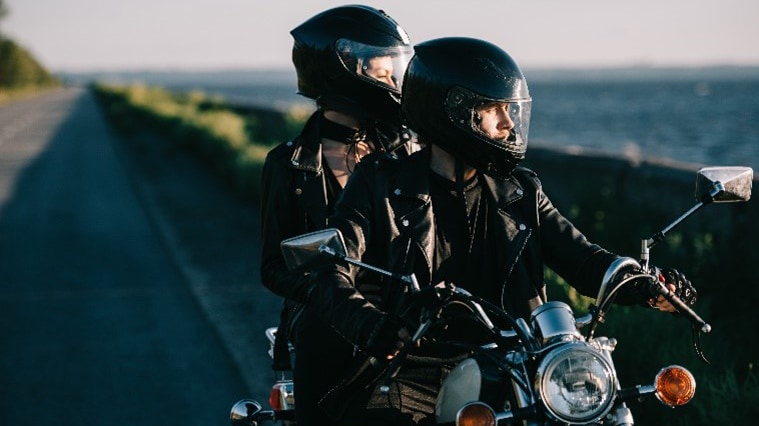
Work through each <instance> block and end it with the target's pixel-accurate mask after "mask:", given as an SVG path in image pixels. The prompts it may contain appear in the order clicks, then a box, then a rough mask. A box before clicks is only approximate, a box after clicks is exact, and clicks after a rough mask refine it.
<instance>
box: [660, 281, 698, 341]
mask: <svg viewBox="0 0 759 426" xmlns="http://www.w3.org/2000/svg"><path fill="white" fill-rule="evenodd" d="M653 290H654V292H655V293H656V294H657V295H662V296H664V298H665V299H667V300H668V301H669V303H671V304H672V306H674V307H675V308H676V309H677V311H678V312H680V314H682V315H684V316H685V317H686V318H688V319H689V320H690V321H691V322H693V323H694V324H696V325H698V326H699V327H700V329H701V331H702V332H703V333H708V332H710V331H712V326H711V325H709V324H708V323H707V322H706V321H704V320H703V319H702V318H701V317H700V316H698V314H697V313H696V312H694V311H693V309H691V308H690V306H688V305H687V304H685V302H683V301H682V300H681V299H680V298H679V297H677V296H676V295H675V293H674V292H672V291H671V290H670V289H669V288H668V287H667V286H666V285H664V283H662V282H660V281H658V280H657V281H656V283H655V284H653Z"/></svg>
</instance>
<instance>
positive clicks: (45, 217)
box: [0, 89, 278, 426]
mask: <svg viewBox="0 0 759 426" xmlns="http://www.w3.org/2000/svg"><path fill="white" fill-rule="evenodd" d="M257 220H258V219H257V213H256V211H255V209H254V208H253V207H252V206H250V203H244V202H241V201H239V200H237V199H235V198H234V196H233V195H231V194H227V193H226V192H225V191H224V190H223V184H221V183H219V182H215V181H214V180H213V179H211V178H209V176H207V175H206V174H204V173H203V172H202V167H199V165H198V164H197V163H194V162H193V161H192V160H191V159H188V158H186V157H185V156H184V155H182V154H181V153H177V152H174V151H172V150H171V149H170V148H167V147H166V146H165V144H162V143H161V142H160V141H156V140H151V139H149V138H148V139H145V138H142V139H140V140H136V141H135V140H129V141H127V140H125V139H124V138H121V137H119V136H118V135H116V134H114V133H113V132H112V131H111V130H110V129H109V128H108V126H107V124H106V122H105V121H104V119H103V116H102V114H101V112H100V110H99V108H98V106H97V103H96V102H95V100H94V98H93V97H92V95H91V94H90V93H88V92H87V91H85V90H82V89H63V90H57V91H54V92H49V93H46V94H44V95H41V96H38V97H35V98H33V99H27V100H23V101H16V102H14V103H10V104H6V105H3V106H0V345H2V347H1V350H0V424H2V425H9V426H10V425H49V424H56V425H64V426H65V425H90V424H92V425H94V424H123V425H159V424H161V425H201V424H202V425H214V424H216V425H226V424H228V411H229V408H230V407H231V405H232V404H233V403H234V402H235V401H236V400H238V399H239V398H241V397H245V396H253V397H256V398H259V399H262V398H265V397H266V392H267V389H268V387H269V386H270V381H269V377H270V374H271V372H270V370H269V364H268V359H267V356H266V353H265V349H266V348H265V345H264V343H263V329H264V328H265V327H266V326H268V325H273V324H274V321H275V318H276V312H277V307H278V302H277V300H276V298H274V297H273V296H272V295H270V294H269V293H268V292H266V291H265V289H263V288H262V286H260V284H259V283H258V281H257V279H258V277H257V268H258V265H257V259H258V252H257V241H258V240H257V238H258V228H257V227H258V222H257ZM241 370H242V371H241Z"/></svg>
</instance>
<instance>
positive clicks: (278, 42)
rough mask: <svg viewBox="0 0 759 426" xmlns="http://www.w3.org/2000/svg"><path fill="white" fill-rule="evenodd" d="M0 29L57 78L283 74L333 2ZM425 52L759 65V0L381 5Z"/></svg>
mask: <svg viewBox="0 0 759 426" xmlns="http://www.w3.org/2000/svg"><path fill="white" fill-rule="evenodd" d="M5 2H6V4H7V6H8V9H9V10H10V15H9V16H8V17H7V18H6V19H5V20H3V21H1V22H0V31H2V32H3V33H4V34H7V35H9V36H10V37H12V38H13V39H14V40H16V41H17V42H18V43H19V44H21V45H22V46H24V47H26V48H27V49H29V50H30V51H31V52H32V53H33V54H34V55H35V56H36V57H37V58H38V59H39V60H40V61H41V62H43V64H44V65H45V66H47V67H48V68H50V69H52V70H54V71H98V70H124V69H127V70H141V69H157V70H166V69H224V68H252V67H256V68H290V67H291V63H290V48H291V46H292V39H291V37H290V34H289V31H290V30H291V29H292V28H293V27H295V26H297V25H298V24H300V23H301V22H303V21H304V20H306V19H308V18H309V17H310V16H312V15H313V14H315V13H317V12H319V11H322V10H324V9H327V8H330V7H334V6H339V5H343V4H351V3H355V2H351V1H347V2H346V1H329V0H274V1H271V0H5ZM364 4H367V5H370V6H373V7H376V8H380V9H384V10H385V11H386V12H387V13H388V14H390V15H391V16H393V17H394V18H395V19H396V20H397V21H398V22H399V23H400V24H401V26H403V27H404V28H405V29H406V31H407V32H408V33H409V35H410V36H411V40H412V42H421V41H424V40H429V39H432V38H437V37H444V36H469V37H478V38H483V39H486V40H489V41H491V42H494V43H496V44H498V45H500V46H501V47H503V48H504V49H506V50H507V51H508V52H509V53H511V55H512V56H514V57H515V59H516V60H517V61H518V62H519V63H520V65H521V66H522V67H523V68H528V67H533V68H536V67H556V66H558V67H617V66H629V65H653V66H681V65H682V66H699V65H715V64H736V65H759V47H758V45H757V42H759V0H629V1H628V0H520V1H517V0H457V1H452V0H377V1H371V2H365V3H364Z"/></svg>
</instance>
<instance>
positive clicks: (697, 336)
mask: <svg viewBox="0 0 759 426" xmlns="http://www.w3.org/2000/svg"><path fill="white" fill-rule="evenodd" d="M691 331H692V335H693V350H694V351H696V355H698V358H699V359H700V360H701V361H703V362H704V363H706V365H712V363H711V362H709V360H708V359H707V358H706V355H705V354H704V350H703V348H702V347H701V330H699V329H698V326H697V325H696V324H691Z"/></svg>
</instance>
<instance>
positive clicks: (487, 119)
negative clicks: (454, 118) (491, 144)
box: [475, 102, 514, 140]
mask: <svg viewBox="0 0 759 426" xmlns="http://www.w3.org/2000/svg"><path fill="white" fill-rule="evenodd" d="M475 112H476V113H477V116H478V117H479V118H480V122H479V128H480V131H482V133H484V134H485V135H486V136H487V137H488V138H489V139H493V140H505V139H506V138H508V137H509V134H510V133H511V129H513V128H514V121H512V120H511V116H509V104H507V103H505V102H489V103H486V104H483V105H480V106H478V107H476V108H475Z"/></svg>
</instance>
